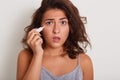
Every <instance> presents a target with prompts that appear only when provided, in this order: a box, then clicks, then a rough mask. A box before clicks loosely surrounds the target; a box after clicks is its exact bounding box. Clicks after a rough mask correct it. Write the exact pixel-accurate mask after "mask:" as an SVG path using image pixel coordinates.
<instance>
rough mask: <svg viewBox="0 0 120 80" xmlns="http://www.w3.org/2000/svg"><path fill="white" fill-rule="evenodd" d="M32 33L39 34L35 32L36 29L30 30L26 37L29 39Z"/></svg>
mask: <svg viewBox="0 0 120 80" xmlns="http://www.w3.org/2000/svg"><path fill="white" fill-rule="evenodd" d="M32 33H37V34H40V33H39V32H38V31H36V29H32V30H31V31H30V32H29V33H28V37H29V36H30V35H31V34H32Z"/></svg>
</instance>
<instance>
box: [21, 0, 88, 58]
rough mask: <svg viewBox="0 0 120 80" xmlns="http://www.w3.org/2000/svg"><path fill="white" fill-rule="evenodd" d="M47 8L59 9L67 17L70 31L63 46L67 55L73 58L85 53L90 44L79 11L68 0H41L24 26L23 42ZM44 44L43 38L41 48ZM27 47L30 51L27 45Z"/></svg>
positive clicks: (39, 22)
mask: <svg viewBox="0 0 120 80" xmlns="http://www.w3.org/2000/svg"><path fill="white" fill-rule="evenodd" d="M49 9H61V10H63V11H64V12H65V15H66V17H67V18H68V22H69V28H70V33H69V36H68V38H67V40H66V42H65V43H64V45H63V46H64V50H65V51H66V52H67V54H68V55H69V57H70V58H71V59H74V58H76V56H77V55H78V54H82V53H85V51H86V47H87V46H88V45H90V42H89V39H88V36H87V33H86V30H85V26H84V23H83V22H82V20H81V17H80V14H79V11H78V9H77V8H76V7H75V6H74V5H73V4H72V3H71V1H69V0H43V1H42V3H41V6H40V7H39V8H38V9H37V10H36V12H35V13H34V14H33V19H32V22H31V24H30V25H29V26H27V27H26V28H25V32H26V35H25V36H24V38H23V40H22V42H23V44H24V45H27V42H26V37H27V34H28V32H29V31H30V30H32V29H33V28H38V27H39V26H40V25H41V22H42V18H43V15H44V13H45V12H46V11H47V10H49ZM44 45H45V43H44V39H43V48H44ZM27 49H28V50H29V51H30V52H31V53H32V50H31V49H30V47H29V46H28V45H27Z"/></svg>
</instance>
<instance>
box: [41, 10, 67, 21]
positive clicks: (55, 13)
mask: <svg viewBox="0 0 120 80" xmlns="http://www.w3.org/2000/svg"><path fill="white" fill-rule="evenodd" d="M65 17H66V15H65V12H64V11H63V10H61V9H49V10H47V11H46V12H45V13H44V15H43V20H44V19H49V18H50V19H60V18H65ZM66 18H67V17H66Z"/></svg>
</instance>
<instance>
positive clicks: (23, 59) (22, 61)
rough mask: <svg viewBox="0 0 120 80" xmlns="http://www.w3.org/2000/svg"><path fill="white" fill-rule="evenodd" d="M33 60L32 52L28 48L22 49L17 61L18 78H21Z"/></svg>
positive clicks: (18, 79) (19, 79)
mask: <svg viewBox="0 0 120 80" xmlns="http://www.w3.org/2000/svg"><path fill="white" fill-rule="evenodd" d="M31 60H32V54H31V53H30V52H29V51H28V50H26V49H24V50H22V51H20V53H19V55H18V61H17V80H21V78H22V77H23V75H24V73H25V72H26V70H27V68H28V66H29V65H30V62H31Z"/></svg>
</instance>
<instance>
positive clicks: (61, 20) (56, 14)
mask: <svg viewBox="0 0 120 80" xmlns="http://www.w3.org/2000/svg"><path fill="white" fill-rule="evenodd" d="M42 26H44V29H43V37H44V39H45V44H46V45H45V47H51V48H58V47H63V44H64V43H65V41H66V39H67V38H68V35H69V24H68V19H67V17H66V15H65V13H64V11H62V10H60V9H49V10H47V11H46V12H45V13H44V16H43V19H42Z"/></svg>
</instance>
